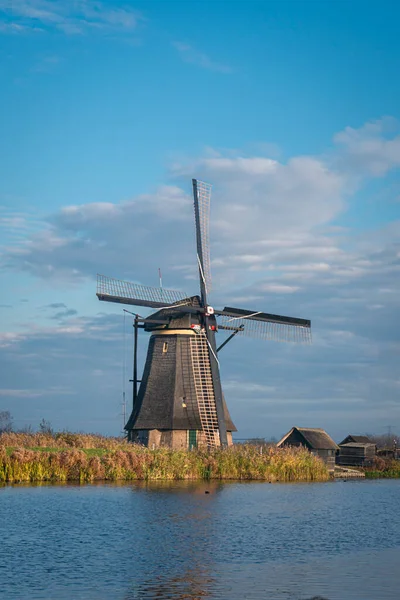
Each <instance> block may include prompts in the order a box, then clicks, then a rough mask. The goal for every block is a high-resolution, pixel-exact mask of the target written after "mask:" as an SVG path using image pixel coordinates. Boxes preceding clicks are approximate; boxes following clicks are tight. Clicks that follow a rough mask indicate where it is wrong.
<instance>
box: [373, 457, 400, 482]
mask: <svg viewBox="0 0 400 600" xmlns="http://www.w3.org/2000/svg"><path fill="white" fill-rule="evenodd" d="M364 472H365V477H367V478H368V479H380V478H384V479H397V478H399V477H400V461H399V460H393V459H388V458H380V457H376V458H375V461H374V464H373V466H372V467H370V468H366V469H364Z"/></svg>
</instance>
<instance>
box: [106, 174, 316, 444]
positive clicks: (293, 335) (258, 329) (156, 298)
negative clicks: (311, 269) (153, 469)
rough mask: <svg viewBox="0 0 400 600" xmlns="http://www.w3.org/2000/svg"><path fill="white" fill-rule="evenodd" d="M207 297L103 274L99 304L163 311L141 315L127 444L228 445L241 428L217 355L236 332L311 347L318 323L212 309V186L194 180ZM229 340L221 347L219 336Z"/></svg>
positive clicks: (137, 323)
mask: <svg viewBox="0 0 400 600" xmlns="http://www.w3.org/2000/svg"><path fill="white" fill-rule="evenodd" d="M192 184H193V198H194V214H195V226H196V242H197V262H198V270H199V278H200V295H196V296H187V295H186V294H184V293H182V292H178V291H175V290H168V289H164V288H162V287H161V286H160V288H153V287H147V286H143V285H138V284H136V283H130V282H127V281H121V280H118V279H113V278H110V277H105V276H103V275H98V276H97V296H98V298H99V300H103V301H106V302H117V303H120V304H126V305H134V306H142V307H146V308H153V309H157V310H156V312H154V313H153V314H151V315H150V316H148V317H146V318H144V317H141V316H140V315H138V314H136V315H135V320H134V327H135V345H134V377H133V410H132V413H131V416H130V418H129V420H128V422H127V424H126V425H125V429H126V430H127V432H128V439H129V440H131V441H133V442H140V443H142V444H145V445H150V446H153V447H154V446H160V445H165V446H170V447H188V446H189V448H190V447H192V446H196V445H206V446H207V447H209V448H212V447H217V446H222V447H226V446H227V445H228V444H231V443H232V431H236V428H235V426H234V425H233V423H232V420H231V418H230V415H229V412H228V409H227V406H226V403H225V399H224V396H223V393H222V388H221V378H220V368H219V358H218V353H219V352H220V350H221V349H222V348H223V347H224V346H225V344H226V343H228V342H229V341H230V340H231V339H232V338H233V337H234V336H236V335H239V336H240V335H250V336H255V337H259V338H262V339H267V340H276V341H292V342H309V341H311V322H310V321H309V320H307V319H298V318H294V317H284V316H280V315H274V314H269V313H265V312H261V311H251V310H244V309H240V308H232V307H225V308H224V309H223V310H216V309H214V308H212V307H211V306H210V305H209V304H208V294H209V292H210V289H211V270H210V249H209V216H210V199H211V186H210V185H209V184H207V183H204V182H202V181H198V180H196V179H193V180H192ZM139 328H142V329H144V330H145V331H147V332H149V333H150V334H151V335H150V341H149V347H148V352H147V358H146V363H145V367H144V371H143V375H142V379H141V381H140V388H139V391H138V388H137V383H138V379H137V339H138V338H137V333H138V329H139ZM220 330H222V331H226V332H228V333H229V337H228V338H227V339H226V340H225V341H224V342H223V343H222V344H221V345H220V346H219V347H217V343H216V333H217V332H218V331H220Z"/></svg>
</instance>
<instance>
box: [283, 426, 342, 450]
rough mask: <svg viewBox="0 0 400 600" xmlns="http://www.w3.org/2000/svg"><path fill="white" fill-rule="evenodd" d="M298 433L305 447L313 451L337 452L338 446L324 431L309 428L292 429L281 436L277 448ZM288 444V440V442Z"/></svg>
mask: <svg viewBox="0 0 400 600" xmlns="http://www.w3.org/2000/svg"><path fill="white" fill-rule="evenodd" d="M296 431H297V432H298V433H299V434H300V435H301V436H302V437H303V439H304V440H305V445H307V446H310V448H312V449H315V450H337V449H338V446H337V444H335V442H334V441H333V439H332V438H331V437H330V436H329V435H328V434H327V433H326V431H325V430H324V429H320V428H311V427H292V429H291V430H290V431H289V432H288V433H287V434H286V435H284V436H283V438H282V439H281V440H280V441H279V442H278V443H277V446H281V445H283V444H284V442H285V441H286V440H288V438H289V437H290V436H291V435H292V434H293V433H294V432H296ZM288 443H289V440H288Z"/></svg>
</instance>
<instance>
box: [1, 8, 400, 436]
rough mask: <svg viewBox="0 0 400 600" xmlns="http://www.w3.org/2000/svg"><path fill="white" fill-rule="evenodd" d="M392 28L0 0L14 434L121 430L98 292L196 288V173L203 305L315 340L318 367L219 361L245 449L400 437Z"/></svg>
mask: <svg viewBox="0 0 400 600" xmlns="http://www.w3.org/2000/svg"><path fill="white" fill-rule="evenodd" d="M399 17H400V9H399V8H398V5H397V3H395V2H369V3H365V2H318V1H316V2H311V1H310V2H302V1H296V2H283V1H280V2H267V1H265V2H263V1H257V2H251V1H246V2H242V1H240V0H237V1H235V2H219V1H214V2H206V1H203V2H169V1H166V0H165V1H162V2H155V1H154V2H153V1H151V2H124V3H123V2H119V1H117V0H115V1H113V2H111V1H108V2H107V1H104V2H97V1H95V0H76V1H74V2H72V1H71V2H66V1H64V0H63V1H61V0H60V1H51V2H50V1H48V0H0V49H1V57H2V60H1V62H0V78H1V83H0V85H1V94H0V109H1V114H2V115H3V119H2V120H1V124H0V140H1V141H0V149H1V161H0V268H1V279H2V286H1V289H2V294H1V298H0V305H1V307H0V355H1V357H0V375H1V379H0V381H1V383H0V410H10V411H11V413H12V414H13V415H14V420H15V424H16V426H18V427H23V426H26V425H29V424H31V425H33V426H37V424H38V423H39V421H40V420H41V418H43V417H44V418H46V419H48V420H49V421H51V422H52V424H53V425H54V426H55V427H56V428H59V429H62V428H64V427H65V428H70V429H73V430H86V431H100V432H106V433H118V432H119V431H120V429H121V417H120V415H119V413H120V412H121V408H120V402H121V395H122V387H123V386H122V363H123V355H124V353H123V345H124V342H123V317H122V313H121V310H120V309H118V307H117V306H113V305H107V304H99V302H98V301H97V298H96V296H95V276H96V273H97V272H101V273H104V274H107V275H111V276H115V277H121V278H127V279H131V280H135V281H139V282H141V283H143V284H146V285H157V282H158V280H157V270H158V267H161V268H162V271H163V279H164V285H165V286H167V287H170V288H176V289H183V290H185V291H187V292H189V293H192V292H193V293H195V292H196V291H197V289H196V286H197V282H196V260H195V253H194V237H193V235H194V232H193V222H192V207H191V198H190V180H191V177H193V176H194V177H198V178H200V179H204V180H206V181H209V182H210V183H212V184H213V198H212V219H211V252H212V271H213V280H214V295H213V298H212V301H213V304H214V305H215V306H224V305H225V304H231V305H237V306H241V307H243V308H249V309H253V308H254V309H255V310H266V311H269V312H278V313H281V314H292V315H293V316H300V317H304V318H310V319H311V320H312V323H313V339H314V342H313V345H312V346H310V347H302V346H296V347H294V346H291V345H285V344H277V343H272V342H264V343H262V342H259V341H253V340H245V339H242V340H235V341H234V342H232V344H229V346H227V347H226V348H225V349H224V350H223V354H224V356H223V358H222V357H221V363H222V376H223V382H224V389H225V394H226V397H227V400H228V403H229V407H230V410H231V413H232V416H233V418H234V420H235V423H236V425H237V427H238V430H239V432H238V437H243V438H245V437H248V436H255V435H257V436H265V437H270V436H276V437H279V436H280V435H281V434H283V433H285V431H287V430H288V429H289V428H290V427H291V426H292V425H299V426H301V425H302V426H317V427H318V426H319V427H324V428H326V429H327V430H328V431H329V432H330V433H331V434H332V435H333V436H334V437H336V438H338V439H339V438H340V437H344V435H345V434H347V433H348V432H349V431H351V432H352V433H358V432H366V431H369V432H376V433H381V432H383V431H385V427H386V426H387V425H389V424H390V425H392V427H393V428H394V429H396V428H397V430H399V429H400V408H399V394H400V379H399V371H398V360H399V350H400V342H399V332H400V329H399V325H398V314H399V301H398V297H399V292H400V289H399V288H400V285H399V275H400V243H399V242H400V180H399V167H400V114H399V106H400V89H399V87H400V82H399V78H398V72H399V67H400V64H399V63H400V38H399V36H398V25H397V24H398V20H399ZM126 330H127V332H128V333H127V334H126V335H127V342H126V345H127V346H128V347H129V344H130V342H131V338H130V324H129V323H126ZM145 350H146V339H145V337H144V336H143V338H142V340H141V357H140V359H141V361H142V362H143V360H144V356H145ZM129 358H130V357H129V355H128V353H127V358H126V360H129ZM128 386H129V384H127V385H126V391H127V393H130V390H129V387H128Z"/></svg>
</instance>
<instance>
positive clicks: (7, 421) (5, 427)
mask: <svg viewBox="0 0 400 600" xmlns="http://www.w3.org/2000/svg"><path fill="white" fill-rule="evenodd" d="M12 429H13V420H12V416H11V413H10V411H9V410H2V411H0V433H6V432H8V431H12Z"/></svg>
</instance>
